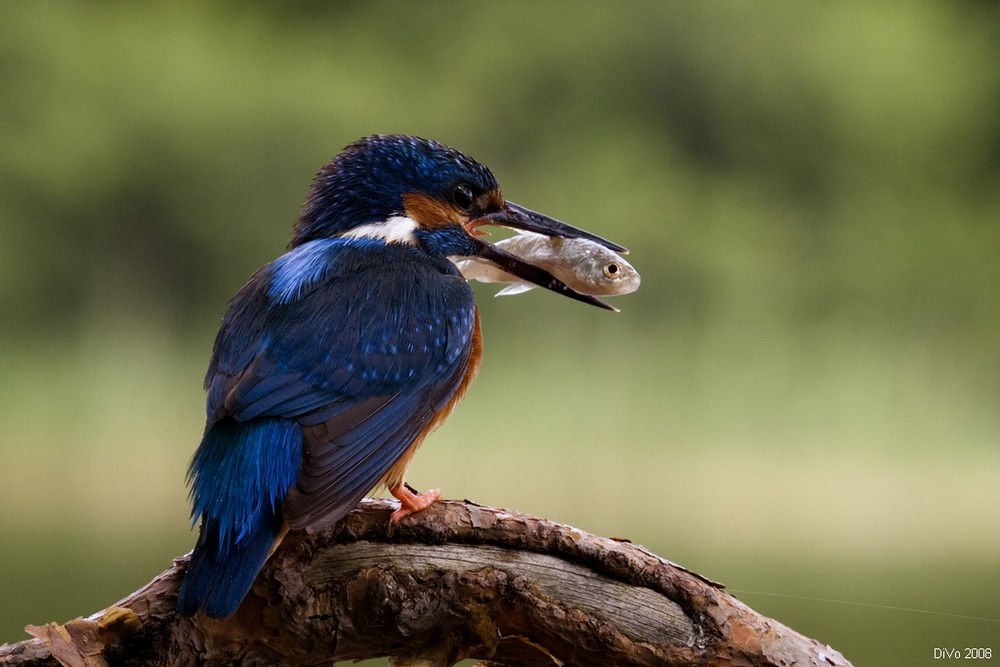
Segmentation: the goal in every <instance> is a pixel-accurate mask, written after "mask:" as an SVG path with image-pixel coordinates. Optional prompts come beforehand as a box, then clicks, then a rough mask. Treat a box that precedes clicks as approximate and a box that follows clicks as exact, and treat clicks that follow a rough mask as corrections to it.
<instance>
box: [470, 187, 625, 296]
mask: <svg viewBox="0 0 1000 667" xmlns="http://www.w3.org/2000/svg"><path fill="white" fill-rule="evenodd" d="M475 224H476V226H477V227H478V226H479V225H481V224H492V225H500V226H502V227H512V228H514V229H523V230H525V231H528V232H535V233H536V234H545V235H546V236H561V237H563V238H567V239H587V240H590V241H594V242H595V243H599V244H600V245H602V246H604V247H605V248H609V249H611V250H613V251H615V252H620V253H627V252H628V250H626V249H625V248H624V247H622V246H620V245H618V244H617V243H612V242H611V241H608V240H607V239H604V238H601V237H600V236H597V235H596V234H591V233H590V232H586V231H584V230H582V229H577V228H576V227H573V226H571V225H567V224H566V223H565V222H560V221H558V220H555V219H553V218H550V217H548V216H546V215H542V214H541V213H536V212H535V211H532V210H530V209H527V208H524V207H523V206H518V205H517V204H514V203H512V202H506V203H505V204H504V207H503V208H502V209H501V210H499V211H497V212H496V213H490V214H489V215H485V216H483V217H482V218H480V219H479V220H476V221H475ZM477 240H478V241H479V244H480V252H479V258H480V259H484V260H486V261H488V262H490V263H491V264H494V265H496V266H498V267H499V268H501V269H503V270H504V271H506V272H507V273H511V274H513V275H515V276H517V277H518V278H521V279H523V280H527V281H528V282H530V283H534V284H535V285H538V286H539V287H544V288H545V289H549V290H552V291H553V292H556V293H558V294H562V295H563V296H568V297H569V298H571V299H576V300H577V301H582V302H584V303H589V304H590V305H592V306H597V307H598V308H605V309H607V310H612V311H614V312H616V313H617V312H618V309H617V308H615V307H614V306H611V305H609V304H607V303H605V302H604V301H601V300H600V299H598V298H597V297H593V296H590V295H587V294H580V293H579V292H577V291H576V290H574V289H572V288H571V287H569V286H568V285H566V284H565V283H564V282H562V281H560V280H558V279H557V278H555V277H553V276H552V274H550V273H549V272H548V271H546V270H545V269H542V268H539V267H537V266H534V265H533V264H529V263H528V262H526V261H525V260H523V259H521V258H520V257H517V256H515V255H512V254H510V253H509V252H506V251H504V250H501V249H500V248H498V247H496V246H495V245H493V244H492V243H487V242H486V241H483V240H482V239H477Z"/></svg>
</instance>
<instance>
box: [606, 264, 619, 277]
mask: <svg viewBox="0 0 1000 667" xmlns="http://www.w3.org/2000/svg"><path fill="white" fill-rule="evenodd" d="M621 270H622V269H621V267H620V266H618V265H617V264H606V265H605V266H604V275H605V276H607V277H608V278H614V277H615V276H617V275H618V274H619V273H621Z"/></svg>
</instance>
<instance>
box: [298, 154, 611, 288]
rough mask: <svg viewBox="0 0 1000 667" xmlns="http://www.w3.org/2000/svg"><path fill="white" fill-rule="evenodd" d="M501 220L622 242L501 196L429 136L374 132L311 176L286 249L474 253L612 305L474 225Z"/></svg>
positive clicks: (472, 164)
mask: <svg viewBox="0 0 1000 667" xmlns="http://www.w3.org/2000/svg"><path fill="white" fill-rule="evenodd" d="M490 224H492V225H500V226H504V227H510V228H513V229H521V230H526V231H531V232H536V233H539V234H545V235H547V236H559V237H563V238H585V239H589V240H592V241H595V242H597V243H599V244H601V245H603V246H605V247H607V248H609V249H611V250H614V251H616V252H626V250H625V248H623V247H622V246H620V245H617V244H615V243H612V242H611V241H608V240H606V239H603V238H601V237H599V236H596V235H594V234H591V233H590V232H587V231H584V230H582V229H577V228H576V227H572V226H570V225H568V224H566V223H564V222H560V221H558V220H555V219H553V218H550V217H548V216H545V215H542V214H541V213H536V212H535V211H531V210H529V209H527V208H525V207H523V206H519V205H518V204H515V203H513V202H510V201H507V200H506V199H505V198H504V196H503V194H501V192H500V184H499V183H498V182H497V179H496V177H495V176H494V175H493V173H492V172H491V171H490V170H489V168H487V167H486V166H485V165H483V164H480V163H479V162H477V161H476V160H474V159H472V158H470V157H469V156H467V155H464V154H463V153H460V152H459V151H456V150H455V149H453V148H450V147H448V146H445V145H443V144H440V143H438V142H436V141H431V140H428V139H420V138H417V137H410V136H403V135H373V136H369V137H365V138H363V139H360V140H358V141H356V142H354V143H353V144H351V145H349V146H348V147H347V148H345V149H344V150H343V151H342V152H341V153H340V154H339V155H337V156H336V157H335V158H334V159H333V160H332V161H331V162H330V163H329V164H327V165H326V166H325V167H323V169H321V170H320V172H319V173H318V174H317V175H316V178H315V179H314V181H313V184H312V188H311V189H310V192H309V196H308V197H307V199H306V203H305V205H304V206H303V208H302V212H301V214H300V216H299V220H298V222H297V223H296V225H295V229H294V231H293V236H292V240H291V242H290V243H289V247H295V246H298V245H301V244H303V243H307V242H309V241H312V240H314V239H319V238H333V237H346V238H365V237H368V238H378V239H381V240H383V241H385V242H386V243H408V244H412V245H420V246H422V247H423V248H424V249H426V250H427V251H429V252H434V253H437V254H440V255H444V256H449V257H477V258H479V259H481V260H485V261H487V262H490V263H492V264H495V265H496V266H498V267H500V268H502V269H503V270H504V271H506V272H508V273H512V274H514V275H516V276H518V277H519V278H522V279H524V280H527V281H530V282H532V283H534V284H536V285H539V286H541V287H545V288H546V289H550V290H552V291H555V292H558V293H561V294H563V295H565V296H569V297H571V298H574V299H577V300H580V301H584V302H586V303H591V304H593V305H597V306H601V307H604V308H610V306H608V305H607V304H605V303H604V302H603V301H601V300H599V299H596V298H594V297H591V296H587V295H583V294H579V293H577V292H575V291H574V290H572V289H571V288H569V287H568V286H566V285H565V284H564V283H562V282H560V281H559V280H557V279H556V278H554V277H553V276H552V275H551V274H549V273H548V272H547V271H545V270H544V269H541V268H539V267H537V266H534V265H532V264H530V263H528V262H526V261H525V260H523V259H520V258H518V257H515V256H514V255H511V254H510V253H507V252H505V251H503V250H502V249H500V248H497V247H496V246H495V245H493V244H491V243H488V242H487V241H485V240H484V239H483V238H482V232H481V231H480V230H479V227H481V226H483V225H490Z"/></svg>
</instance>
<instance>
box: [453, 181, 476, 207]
mask: <svg viewBox="0 0 1000 667" xmlns="http://www.w3.org/2000/svg"><path fill="white" fill-rule="evenodd" d="M451 200H452V201H453V202H455V206H457V207H459V208H460V209H462V210H463V211H466V212H468V211H471V210H472V205H473V204H475V203H476V198H475V196H474V195H473V194H472V188H470V187H469V186H468V185H466V184H465V183H459V184H458V185H456V186H455V189H454V190H452V193H451Z"/></svg>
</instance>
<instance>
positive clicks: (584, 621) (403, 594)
mask: <svg viewBox="0 0 1000 667" xmlns="http://www.w3.org/2000/svg"><path fill="white" fill-rule="evenodd" d="M394 508H395V506H394V504H393V503H391V502H390V501H386V500H368V501H365V502H363V503H362V504H361V506H360V507H359V508H358V509H356V510H355V511H353V512H351V514H349V515H348V516H347V517H346V518H345V519H344V520H343V521H341V522H340V523H339V524H337V525H336V526H334V527H332V528H330V529H328V530H326V531H323V532H320V533H317V534H315V535H307V534H305V533H292V534H290V535H289V536H288V537H286V538H285V540H284V542H283V543H282V545H281V547H280V548H279V549H278V550H277V551H276V552H275V554H274V555H273V556H272V558H271V559H270V561H269V562H268V564H267V566H266V567H265V569H264V572H263V573H262V575H261V576H259V577H258V578H257V581H256V583H255V584H254V587H253V589H252V591H251V593H250V595H249V596H248V597H247V599H246V600H245V601H244V603H243V605H242V606H241V607H240V609H239V611H237V612H236V614H235V615H233V616H232V617H230V618H228V619H225V620H222V621H214V620H211V619H208V618H205V617H204V616H202V615H200V614H199V615H198V616H196V617H194V618H182V617H180V616H178V614H177V611H176V602H177V587H178V585H179V583H180V580H181V576H182V574H183V571H184V568H185V567H186V564H187V558H186V557H184V558H180V559H178V560H176V561H175V562H174V564H173V566H172V567H170V568H169V569H167V570H166V571H165V572H163V573H162V574H160V575H159V576H158V577H156V578H155V579H153V581H151V582H150V583H149V584H147V585H146V586H145V587H143V588H142V589H140V590H138V591H136V592H135V593H133V594H132V595H130V596H128V597H127V598H125V599H124V600H122V601H120V602H119V603H118V604H116V605H114V606H113V607H109V608H108V609H105V610H103V611H100V612H98V613H96V614H94V615H92V616H90V617H88V618H86V619H77V620H74V621H70V622H69V623H66V624H65V625H57V624H55V623H50V624H49V625H46V626H43V627H35V626H29V627H28V628H27V629H28V632H30V633H31V634H33V635H34V636H35V638H34V639H29V640H25V641H23V642H20V643H17V644H11V645H4V646H0V666H4V667H6V666H14V665H17V666H27V665H63V666H66V667H104V666H106V665H231V664H282V665H317V664H329V663H330V662H332V661H334V660H348V659H361V658H372V657H378V656H393V663H394V664H396V665H413V666H416V665H425V666H428V667H430V666H437V665H451V664H454V663H455V662H457V661H459V660H461V659H464V658H477V659H479V660H481V661H483V664H485V665H512V666H515V667H516V666H528V665H532V666H533V665H553V666H555V665H720V666H721V665H726V666H738V665H776V666H784V665H816V666H824V667H829V666H833V665H836V666H848V667H849V665H850V663H848V662H847V660H845V659H844V657H843V656H841V655H840V653H838V652H837V651H835V650H833V649H831V648H830V647H829V646H825V645H823V644H820V643H819V642H817V641H815V640H812V639H809V638H806V637H804V636H802V635H800V634H799V633H797V632H795V631H794V630H791V629H789V628H787V627H786V626H784V625H782V624H781V623H778V622H777V621H774V620H771V619H769V618H766V617H763V616H760V615H759V614H757V613H756V612H754V611H753V610H752V609H750V608H749V607H747V606H746V605H744V604H743V603H741V602H740V601H738V600H736V599H735V598H733V597H732V596H730V595H729V594H727V593H726V592H725V590H724V589H723V587H722V586H721V585H720V584H717V583H715V582H712V581H710V580H708V579H706V578H704V577H701V576H699V575H697V574H695V573H693V572H691V571H689V570H686V569H684V568H682V567H680V566H678V565H675V564H673V563H671V562H669V561H666V560H664V559H662V558H660V557H658V556H656V555H654V554H652V553H650V552H649V551H647V550H646V549H644V548H643V547H640V546H637V545H634V544H631V543H629V542H627V541H622V540H616V539H607V538H602V537H597V536H595V535H591V534H589V533H585V532H583V531H580V530H577V529H576V528H572V527H570V526H565V525H562V524H557V523H553V522H551V521H546V520H543V519H538V518H535V517H531V516H527V515H524V514H518V513H515V512H509V511H506V510H499V509H493V508H487V507H480V506H478V505H475V504H473V503H470V502H468V501H466V502H464V503H463V502H439V503H435V504H434V505H433V506H432V507H430V508H429V509H427V510H424V511H422V512H420V513H418V514H415V515H413V516H412V517H410V518H407V519H406V520H405V521H403V522H402V523H401V524H399V525H398V526H396V527H395V528H394V529H393V528H390V526H389V523H388V520H389V514H390V513H391V512H392V510H393V509H394Z"/></svg>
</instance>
